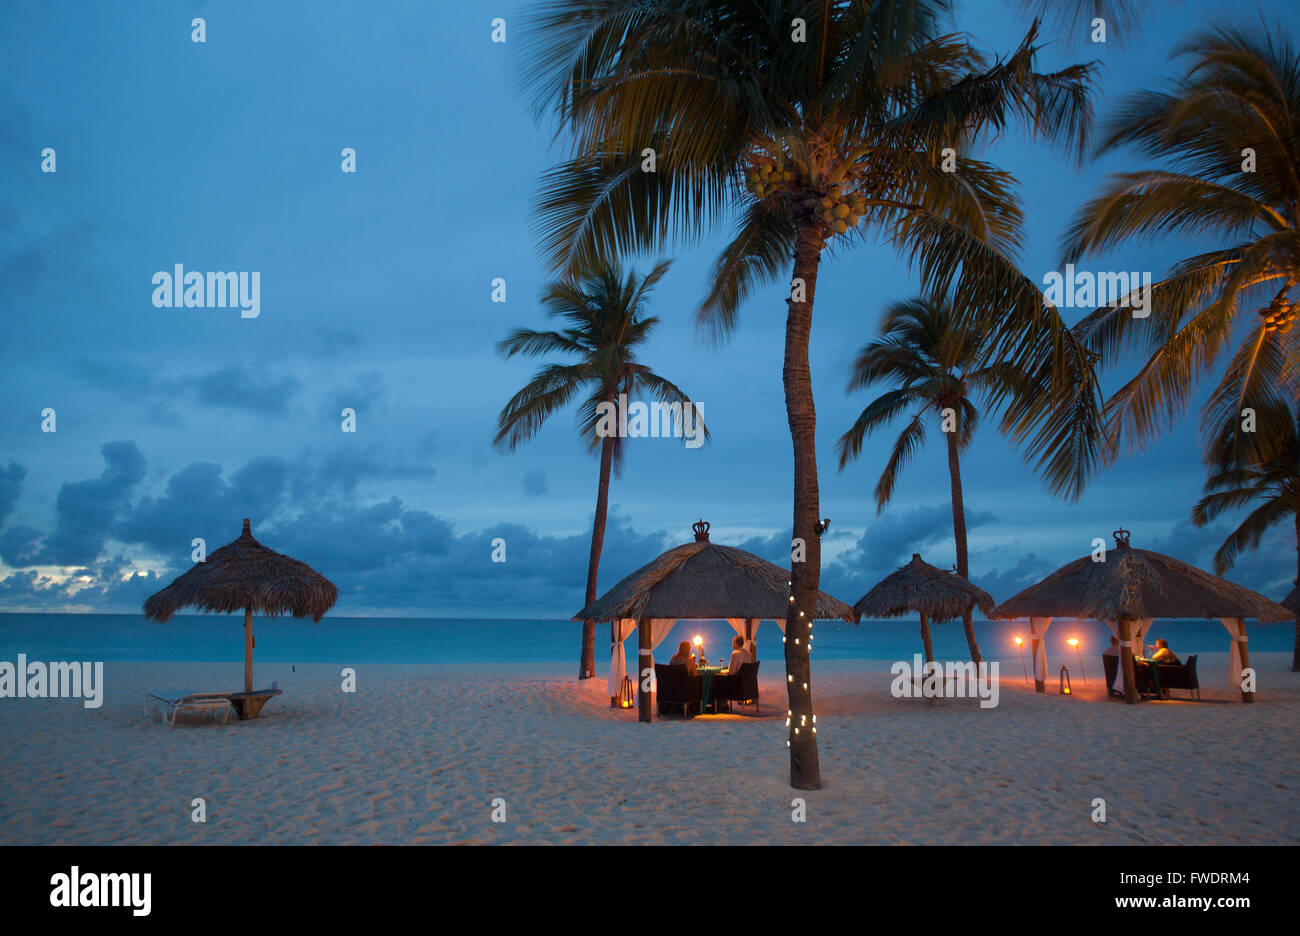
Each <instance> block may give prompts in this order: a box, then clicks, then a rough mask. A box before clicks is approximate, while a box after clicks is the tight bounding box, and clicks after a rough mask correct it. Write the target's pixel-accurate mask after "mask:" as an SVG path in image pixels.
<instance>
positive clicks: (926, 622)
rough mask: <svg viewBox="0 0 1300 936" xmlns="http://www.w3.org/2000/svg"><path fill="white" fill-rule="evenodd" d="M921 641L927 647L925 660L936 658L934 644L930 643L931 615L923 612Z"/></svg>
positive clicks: (929, 660)
mask: <svg viewBox="0 0 1300 936" xmlns="http://www.w3.org/2000/svg"><path fill="white" fill-rule="evenodd" d="M921 643H922V645H923V646H924V647H925V662H927V663H929V662H931V661H933V660H934V646H933V645H932V644H931V643H930V616H929V615H928V614H926V613H925V612H924V611H922V612H921Z"/></svg>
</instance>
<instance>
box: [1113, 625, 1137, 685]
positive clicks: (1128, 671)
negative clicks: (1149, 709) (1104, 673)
mask: <svg viewBox="0 0 1300 936" xmlns="http://www.w3.org/2000/svg"><path fill="white" fill-rule="evenodd" d="M1115 623H1116V625H1117V628H1118V630H1119V665H1120V671H1121V672H1122V673H1123V674H1124V704H1126V705H1132V704H1133V703H1134V702H1140V701H1141V699H1140V698H1139V697H1138V691H1137V676H1136V675H1135V674H1134V672H1133V627H1132V622H1131V621H1130V620H1129V619H1128V618H1126V617H1122V618H1120V619H1119V620H1118V621H1116V622H1115Z"/></svg>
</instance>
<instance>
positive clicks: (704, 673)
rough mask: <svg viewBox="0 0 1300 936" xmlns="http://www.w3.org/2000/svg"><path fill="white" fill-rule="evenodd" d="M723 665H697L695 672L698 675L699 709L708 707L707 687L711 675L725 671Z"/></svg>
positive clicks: (709, 683) (710, 681)
mask: <svg viewBox="0 0 1300 936" xmlns="http://www.w3.org/2000/svg"><path fill="white" fill-rule="evenodd" d="M726 671H727V668H726V667H725V666H721V665H719V666H697V667H695V672H696V673H697V674H698V675H699V677H700V711H701V712H703V711H704V710H705V709H706V708H708V707H709V687H710V685H711V684H712V682H713V677H714V676H717V675H718V674H719V673H725V672H726Z"/></svg>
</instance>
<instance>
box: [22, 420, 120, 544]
mask: <svg viewBox="0 0 1300 936" xmlns="http://www.w3.org/2000/svg"><path fill="white" fill-rule="evenodd" d="M100 451H101V453H102V454H103V456H104V461H105V462H106V463H107V464H106V466H105V468H104V471H103V473H102V474H101V475H100V476H99V477H98V478H92V479H88V480H86V481H77V482H75V483H71V484H67V483H65V484H64V485H63V486H62V487H60V488H59V495H58V498H57V499H56V501H55V505H54V509H55V522H54V531H53V532H52V533H50V535H49V536H48V537H46V538H45V541H44V543H43V545H42V547H41V550H40V553H39V554H38V555H37V556H36V559H35V561H36V563H37V564H45V563H49V564H54V565H77V564H84V563H89V562H93V561H94V560H95V559H97V558H98V557H99V554H100V552H101V551H102V550H103V548H104V544H105V543H106V542H107V540H108V537H109V535H110V534H111V532H112V528H113V523H114V521H115V518H116V516H117V514H118V512H119V511H120V510H122V509H123V508H124V507H125V506H126V505H127V503H128V501H129V499H130V496H131V492H132V490H133V489H134V488H135V486H136V485H137V484H139V483H140V481H141V480H142V479H143V478H144V472H145V462H144V455H143V454H141V452H140V449H139V448H138V447H137V446H136V444H135V443H134V442H109V443H107V444H106V445H105V446H104V447H103V448H102V449H101V450H100Z"/></svg>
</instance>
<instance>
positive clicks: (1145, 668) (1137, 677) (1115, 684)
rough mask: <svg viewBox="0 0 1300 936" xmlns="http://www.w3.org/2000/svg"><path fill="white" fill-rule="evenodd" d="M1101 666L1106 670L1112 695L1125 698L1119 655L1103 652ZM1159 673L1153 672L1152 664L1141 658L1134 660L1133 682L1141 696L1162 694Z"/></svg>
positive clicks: (1107, 684) (1107, 682)
mask: <svg viewBox="0 0 1300 936" xmlns="http://www.w3.org/2000/svg"><path fill="white" fill-rule="evenodd" d="M1101 667H1102V669H1103V670H1105V672H1106V686H1107V687H1108V688H1109V690H1110V695H1111V696H1112V697H1118V698H1123V696H1124V677H1123V676H1121V675H1120V672H1119V657H1118V656H1112V655H1108V654H1104V653H1103V654H1102V656H1101ZM1160 680H1161V676H1160V674H1159V673H1153V672H1152V670H1151V666H1150V665H1149V664H1147V663H1145V662H1143V661H1141V660H1134V661H1133V682H1134V685H1135V687H1136V688H1137V692H1138V695H1139V696H1144V695H1159V694H1160Z"/></svg>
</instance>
